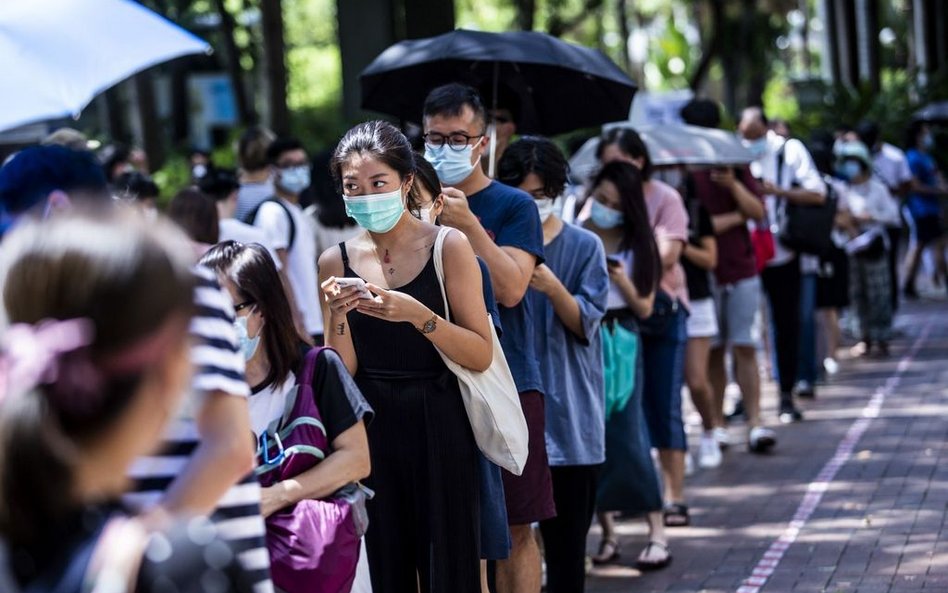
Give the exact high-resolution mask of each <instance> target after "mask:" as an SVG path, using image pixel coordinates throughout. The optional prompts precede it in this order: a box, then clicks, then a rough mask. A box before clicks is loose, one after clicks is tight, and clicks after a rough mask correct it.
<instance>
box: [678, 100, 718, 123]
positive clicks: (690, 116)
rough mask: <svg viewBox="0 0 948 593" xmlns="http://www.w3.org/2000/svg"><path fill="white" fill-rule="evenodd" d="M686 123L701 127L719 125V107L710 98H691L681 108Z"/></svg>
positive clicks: (682, 117)
mask: <svg viewBox="0 0 948 593" xmlns="http://www.w3.org/2000/svg"><path fill="white" fill-rule="evenodd" d="M681 119H682V120H684V122H685V123H686V124H689V125H692V126H701V127H702V128H719V127H721V107H720V106H719V105H718V104H717V103H715V102H714V101H712V100H711V99H692V100H691V101H688V103H686V104H685V106H684V107H682V108H681Z"/></svg>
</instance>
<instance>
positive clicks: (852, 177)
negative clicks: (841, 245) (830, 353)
mask: <svg viewBox="0 0 948 593" xmlns="http://www.w3.org/2000/svg"><path fill="white" fill-rule="evenodd" d="M834 152H835V153H836V168H837V173H838V174H839V176H840V177H842V178H843V179H844V180H846V182H847V184H848V191H847V192H846V206H847V209H848V214H849V215H848V216H847V217H846V219H847V221H848V224H847V227H848V228H847V229H846V230H847V231H848V232H849V235H850V237H852V239H851V240H850V241H849V243H847V245H846V251H847V252H849V254H850V260H849V286H850V295H851V297H850V298H851V302H852V307H853V312H854V313H855V314H856V319H857V320H858V336H857V337H858V338H859V340H860V342H859V344H857V346H856V348H855V352H856V353H857V354H870V353H871V352H872V348H873V347H875V348H877V349H878V353H879V354H881V355H882V356H888V354H889V337H890V334H891V332H892V293H891V291H892V290H894V287H893V286H892V285H891V281H890V277H889V272H888V269H889V268H888V263H887V262H888V253H889V249H892V246H891V245H889V238H888V233H886V230H885V229H886V225H887V224H893V223H895V222H896V221H898V219H899V211H898V210H897V208H896V206H895V200H893V199H892V196H891V194H889V188H887V187H886V186H885V184H884V183H882V182H880V181H879V180H877V179H875V178H873V176H872V157H871V156H870V155H869V150H868V149H867V148H866V146H865V145H864V144H863V143H861V142H846V143H843V144H839V145H838V146H837V147H836V148H835V149H834Z"/></svg>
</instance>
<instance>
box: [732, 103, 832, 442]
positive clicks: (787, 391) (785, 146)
mask: <svg viewBox="0 0 948 593" xmlns="http://www.w3.org/2000/svg"><path fill="white" fill-rule="evenodd" d="M738 132H739V133H740V135H741V138H742V139H743V142H744V146H746V147H747V149H748V150H750V151H751V153H752V154H753V155H754V162H753V163H751V171H752V173H753V174H754V176H755V177H758V178H760V179H761V180H762V181H761V189H762V191H763V193H764V195H765V196H766V197H765V201H764V205H765V207H766V209H767V217H768V219H769V220H770V222H771V224H772V225H775V226H776V227H780V226H781V225H782V224H783V223H784V221H785V220H786V216H787V213H786V208H787V204H788V203H793V204H810V205H816V204H821V203H823V201H824V200H825V199H826V184H825V183H824V182H823V176H822V175H821V174H820V172H819V170H817V168H816V165H814V164H813V158H812V157H811V156H810V153H809V152H808V151H807V149H806V147H805V146H804V145H803V143H802V142H800V141H799V140H796V139H793V138H791V139H789V140H788V139H786V138H784V137H782V136H780V135H778V134H776V133H775V132H773V131H772V130H768V129H767V118H766V117H765V116H764V112H763V109H761V108H760V107H748V108H747V109H745V110H744V112H743V113H742V114H741V121H740V124H739V126H738ZM775 243H776V244H775V254H774V257H773V259H771V260H770V261H769V262H768V263H767V267H766V268H764V271H763V273H762V275H761V276H762V280H763V284H764V292H766V293H767V298H768V300H769V301H770V311H771V316H770V319H771V322H772V323H773V337H774V349H775V350H776V354H777V371H778V375H779V383H780V421H781V422H784V423H788V422H795V421H798V420H801V419H802V418H803V415H802V414H801V413H800V411H799V410H798V409H797V408H796V406H795V405H794V403H793V388H794V386H795V384H796V381H797V374H798V367H799V350H800V325H801V323H800V322H801V315H800V296H801V290H802V288H801V266H802V267H804V268H811V269H813V270H815V269H817V268H818V267H819V262H818V261H817V260H816V258H815V257H814V256H806V255H804V256H802V257H799V256H798V255H797V254H796V252H794V251H791V250H790V249H788V248H786V247H784V246H783V245H782V244H780V242H779V241H776V242H775ZM804 271H808V270H804Z"/></svg>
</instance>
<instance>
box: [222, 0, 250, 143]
mask: <svg viewBox="0 0 948 593" xmlns="http://www.w3.org/2000/svg"><path fill="white" fill-rule="evenodd" d="M214 5H215V6H216V7H217V13H218V15H220V18H221V37H223V41H224V54H225V56H224V57H225V62H226V63H227V75H228V77H229V78H230V86H231V87H232V88H233V91H234V101H235V102H236V103H237V117H238V118H239V119H240V123H241V124H242V125H244V126H250V125H253V124H255V123H256V122H257V113H256V110H255V109H254V107H253V104H252V103H251V102H250V99H249V97H248V96H247V85H246V84H244V76H243V69H242V68H241V67H240V50H239V49H238V48H237V42H236V41H235V40H234V29H235V23H234V15H232V14H231V13H230V11H229V10H227V6H226V2H225V0H214Z"/></svg>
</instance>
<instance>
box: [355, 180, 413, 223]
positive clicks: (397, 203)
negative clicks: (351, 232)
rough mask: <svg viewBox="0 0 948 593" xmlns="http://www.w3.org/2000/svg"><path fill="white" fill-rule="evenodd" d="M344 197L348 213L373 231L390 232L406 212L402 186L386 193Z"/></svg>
mask: <svg viewBox="0 0 948 593" xmlns="http://www.w3.org/2000/svg"><path fill="white" fill-rule="evenodd" d="M342 199H343V201H345V203H346V214H348V215H349V216H351V217H352V218H354V219H355V221H356V222H357V223H358V224H359V226H360V227H362V228H364V229H365V230H367V231H369V232H371V233H387V232H389V231H390V230H392V229H393V228H395V225H396V224H397V223H398V221H399V219H400V218H401V217H402V213H403V212H405V204H404V203H403V202H402V188H400V187H399V188H398V189H396V190H395V191H391V192H388V193H384V194H368V195H364V196H343V197H342Z"/></svg>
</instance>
